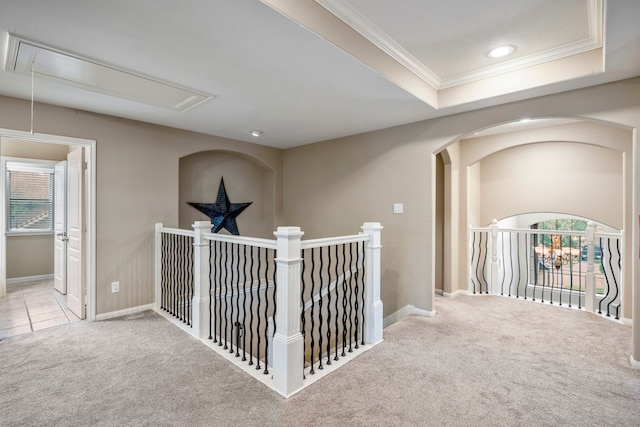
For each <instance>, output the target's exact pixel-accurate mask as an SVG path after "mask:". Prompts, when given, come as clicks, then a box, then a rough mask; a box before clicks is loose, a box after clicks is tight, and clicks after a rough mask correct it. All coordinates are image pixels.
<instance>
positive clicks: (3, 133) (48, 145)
mask: <svg viewBox="0 0 640 427" xmlns="http://www.w3.org/2000/svg"><path fill="white" fill-rule="evenodd" d="M8 140H15V141H22V142H23V143H24V144H25V145H26V144H31V145H32V146H39V147H44V148H43V149H44V151H47V150H49V149H53V148H55V147H58V148H59V147H61V146H64V147H67V151H68V152H84V160H83V161H82V162H81V163H80V165H81V166H80V169H81V170H80V171H76V172H77V173H79V174H81V176H82V181H83V182H84V186H82V187H81V189H80V192H81V198H82V199H83V200H84V202H83V203H82V205H83V206H84V209H85V212H84V214H83V217H84V218H85V220H86V222H85V223H84V224H81V225H80V230H79V232H80V233H82V234H83V237H82V239H81V240H82V243H83V244H84V245H85V247H84V248H82V249H81V257H78V256H77V254H78V252H77V251H76V252H75V257H74V260H75V262H76V264H77V265H76V269H75V274H76V279H77V283H78V284H80V285H79V286H81V287H82V292H83V293H84V295H83V296H82V299H81V301H80V300H79V301H75V303H76V305H79V308H80V310H81V313H82V315H81V317H85V316H86V318H87V319H88V320H89V321H93V320H95V305H96V304H95V253H96V251H95V200H96V197H95V192H96V184H95V183H96V180H95V163H96V153H95V144H96V142H95V141H92V140H85V139H78V138H70V137H63V136H58V135H47V134H37V133H33V134H32V133H28V132H22V131H14V130H7V129H0V148H1V147H2V142H3V141H5V142H6V141H8ZM2 181H3V183H4V181H5V177H4V176H3V179H2ZM3 188H4V187H3ZM77 191H78V188H76V192H77ZM3 200H4V198H3ZM3 203H4V202H3ZM3 212H6V210H5V211H3ZM4 216H5V214H4V213H3V225H2V230H3V231H4V229H5V226H6V221H4ZM76 231H78V230H76ZM65 237H66V236H65ZM49 249H50V251H51V253H52V254H53V252H54V246H53V243H52V244H51V245H50V247H49ZM8 255H9V254H8V252H7V237H6V233H4V232H3V233H2V236H1V238H0V297H3V296H5V295H6V293H7V258H8ZM49 276H50V275H49ZM27 279H28V280H26V281H21V283H19V284H18V285H19V286H21V287H23V286H27V288H29V287H33V288H34V289H36V288H37V289H38V291H39V292H43V293H46V289H47V287H48V285H49V284H50V285H51V290H52V291H53V277H50V280H49V281H47V280H48V279H49V278H48V277H33V278H27ZM29 279H33V280H29ZM25 282H26V283H25ZM29 282H33V283H29ZM11 286H13V284H11ZM13 290H15V289H13ZM55 292H58V291H55ZM58 293H59V295H62V293H60V292H58ZM14 297H15V296H14ZM5 298H6V297H5ZM65 299H66V296H65Z"/></svg>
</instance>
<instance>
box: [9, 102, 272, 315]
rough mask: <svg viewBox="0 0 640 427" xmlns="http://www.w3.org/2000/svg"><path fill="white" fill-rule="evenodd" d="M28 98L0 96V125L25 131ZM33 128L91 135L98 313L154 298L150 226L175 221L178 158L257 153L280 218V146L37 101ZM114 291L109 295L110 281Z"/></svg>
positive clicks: (44, 131) (26, 126) (27, 116)
mask: <svg viewBox="0 0 640 427" xmlns="http://www.w3.org/2000/svg"><path fill="white" fill-rule="evenodd" d="M29 122H30V109H29V103H28V102H27V101H23V100H17V99H13V98H6V97H0V128H6V129H15V130H28V129H29V127H30V125H29ZM35 131H36V132H38V133H44V134H53V135H63V136H70V137H77V138H85V139H91V140H96V141H97V142H96V158H97V165H96V173H97V177H96V181H97V195H96V197H97V201H96V217H97V224H96V225H97V231H96V233H97V235H96V257H97V259H96V287H97V289H96V301H97V307H96V312H97V313H98V314H100V313H107V312H111V311H115V310H120V309H125V308H129V307H136V306H139V305H144V304H149V303H152V302H153V295H154V294H153V283H154V279H153V242H154V239H153V230H154V224H155V223H156V222H162V223H164V224H166V225H167V226H169V227H177V226H178V218H179V199H178V196H179V163H180V162H179V159H180V158H181V157H185V156H187V155H189V154H192V153H195V152H200V151H209V150H224V151H229V152H240V153H243V154H245V155H247V156H251V157H255V158H256V159H258V160H260V161H261V162H263V163H264V164H265V165H267V166H268V167H269V168H270V169H272V170H273V171H275V172H274V177H275V178H274V179H275V185H274V187H275V194H274V202H273V204H274V206H275V208H274V211H275V222H276V224H280V222H281V216H282V211H281V206H282V202H281V197H282V174H281V171H282V151H281V150H278V149H273V148H269V147H264V146H260V145H256V144H249V143H244V142H239V141H234V140H230V139H225V138H218V137H212V136H207V135H202V134H198V133H193V132H186V131H182V130H177V129H171V128H167V127H162V126H156V125H151V124H145V123H141V122H135V121H130V120H124V119H119V118H115V117H110V116H103V115H99V114H93V113H89V112H83V111H77V110H71V109H67V108H61V107H54V106H49V105H43V104H36V107H35ZM116 280H119V281H120V292H119V293H113V294H112V293H111V282H112V281H116Z"/></svg>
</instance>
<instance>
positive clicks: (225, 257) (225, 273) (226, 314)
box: [220, 242, 229, 350]
mask: <svg viewBox="0 0 640 427" xmlns="http://www.w3.org/2000/svg"><path fill="white" fill-rule="evenodd" d="M228 249H229V246H228V243H227V242H224V250H223V251H222V256H223V261H222V266H223V271H222V273H223V277H224V279H223V283H224V300H223V299H220V301H221V302H222V301H224V319H223V320H224V347H223V349H224V350H227V349H229V344H228V343H229V341H228V340H227V330H228V329H229V301H227V298H228V297H229V277H228V275H229V267H228V263H229V252H228Z"/></svg>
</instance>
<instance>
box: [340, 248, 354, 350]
mask: <svg viewBox="0 0 640 427" xmlns="http://www.w3.org/2000/svg"><path fill="white" fill-rule="evenodd" d="M346 248H347V244H346V243H345V244H344V245H343V247H342V256H343V257H344V259H345V261H346V258H347V255H346V250H347V249H346ZM352 262H353V259H352V255H351V244H349V263H348V264H347V265H348V266H349V280H350V279H351V274H352V270H351V263H352ZM347 288H348V282H347V276H346V275H345V276H344V280H343V281H342V354H341V356H342V357H345V356H346V353H345V350H346V348H347V320H348V319H347Z"/></svg>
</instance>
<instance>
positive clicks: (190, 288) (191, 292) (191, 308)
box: [187, 236, 194, 327]
mask: <svg viewBox="0 0 640 427" xmlns="http://www.w3.org/2000/svg"><path fill="white" fill-rule="evenodd" d="M187 271H188V274H189V297H188V299H187V301H188V302H187V304H188V306H187V307H189V309H188V316H187V325H189V326H190V327H193V319H192V317H193V305H192V301H193V282H194V277H193V276H194V274H193V237H191V236H190V237H189V268H187Z"/></svg>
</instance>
